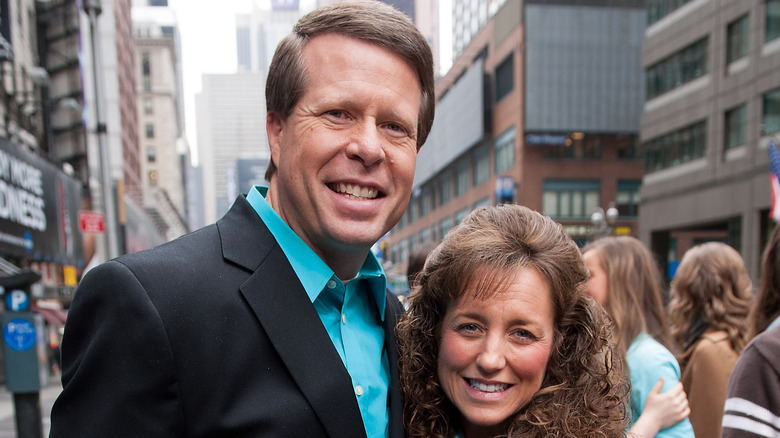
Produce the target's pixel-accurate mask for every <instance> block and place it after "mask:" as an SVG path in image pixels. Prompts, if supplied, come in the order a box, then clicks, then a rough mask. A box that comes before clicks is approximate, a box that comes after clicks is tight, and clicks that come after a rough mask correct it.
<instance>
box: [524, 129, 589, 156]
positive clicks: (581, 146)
mask: <svg viewBox="0 0 780 438" xmlns="http://www.w3.org/2000/svg"><path fill="white" fill-rule="evenodd" d="M539 147H540V148H542V156H544V158H546V159H554V160H592V159H599V158H601V135H599V134H584V133H582V132H572V133H571V134H569V135H568V136H567V138H566V142H565V143H564V144H545V145H542V146H539Z"/></svg>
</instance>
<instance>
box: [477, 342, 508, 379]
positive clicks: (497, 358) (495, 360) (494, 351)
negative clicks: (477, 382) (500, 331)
mask: <svg viewBox="0 0 780 438" xmlns="http://www.w3.org/2000/svg"><path fill="white" fill-rule="evenodd" d="M505 365H506V358H505V356H504V351H503V342H501V341H500V340H498V339H491V338H488V339H486V340H485V342H484V343H483V345H482V350H481V351H480V352H479V354H478V355H477V367H478V368H479V369H480V371H482V372H485V373H491V372H495V371H498V370H500V369H502V368H504V366H505Z"/></svg>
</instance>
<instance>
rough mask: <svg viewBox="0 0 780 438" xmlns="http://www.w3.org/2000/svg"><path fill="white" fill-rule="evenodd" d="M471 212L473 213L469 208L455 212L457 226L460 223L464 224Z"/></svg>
mask: <svg viewBox="0 0 780 438" xmlns="http://www.w3.org/2000/svg"><path fill="white" fill-rule="evenodd" d="M469 212H471V210H469V209H468V207H466V208H461V209H460V210H458V211H456V212H455V225H458V224H459V223H461V222H463V219H465V218H466V216H468V214H469Z"/></svg>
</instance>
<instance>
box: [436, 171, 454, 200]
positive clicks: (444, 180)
mask: <svg viewBox="0 0 780 438" xmlns="http://www.w3.org/2000/svg"><path fill="white" fill-rule="evenodd" d="M450 199H452V171H451V170H447V171H445V172H444V173H442V174H441V175H439V205H445V204H447V203H448V202H450Z"/></svg>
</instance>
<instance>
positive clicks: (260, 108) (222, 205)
mask: <svg viewBox="0 0 780 438" xmlns="http://www.w3.org/2000/svg"><path fill="white" fill-rule="evenodd" d="M202 83H203V85H202V88H201V92H200V93H199V94H197V95H196V96H195V113H196V120H197V124H198V126H197V135H198V157H199V162H200V167H201V169H202V174H203V207H204V221H205V223H207V224H209V223H213V222H215V221H216V220H217V219H218V218H220V217H221V216H222V215H223V214H225V213H226V212H227V210H228V208H230V206H231V205H232V204H233V201H235V198H230V197H229V193H232V192H229V188H230V187H231V186H232V185H234V184H236V182H235V179H233V175H232V174H230V172H231V169H234V168H235V163H236V160H238V159H240V158H245V159H246V158H267V157H270V151H269V149H268V138H267V136H266V132H265V75H264V74H262V73H253V72H243V73H235V74H204V75H203V79H202ZM247 190H249V188H240V191H241V192H242V193H246V191H247Z"/></svg>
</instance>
